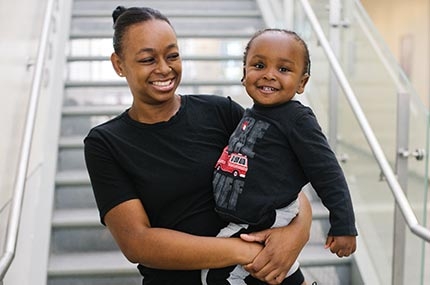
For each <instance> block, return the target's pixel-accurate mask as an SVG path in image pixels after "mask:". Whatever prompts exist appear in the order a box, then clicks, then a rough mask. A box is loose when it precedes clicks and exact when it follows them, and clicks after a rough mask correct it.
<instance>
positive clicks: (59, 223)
mask: <svg viewBox="0 0 430 285" xmlns="http://www.w3.org/2000/svg"><path fill="white" fill-rule="evenodd" d="M52 225H53V226H54V227H69V228H70V227H76V226H79V227H82V226H95V227H99V226H101V224H100V218H99V212H98V211H97V209H96V208H92V209H67V210H55V211H54V215H53V217H52Z"/></svg>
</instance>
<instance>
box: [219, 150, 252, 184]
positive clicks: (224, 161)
mask: <svg viewBox="0 0 430 285" xmlns="http://www.w3.org/2000/svg"><path fill="white" fill-rule="evenodd" d="M215 168H216V170H221V171H223V172H228V173H232V174H233V176H235V177H236V176H239V177H245V176H246V172H247V171H248V157H247V156H246V155H243V154H240V153H236V152H232V153H228V147H225V148H224V150H223V151H222V154H221V156H220V158H219V159H218V161H217V163H216V164H215Z"/></svg>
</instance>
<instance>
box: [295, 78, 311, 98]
mask: <svg viewBox="0 0 430 285" xmlns="http://www.w3.org/2000/svg"><path fill="white" fill-rule="evenodd" d="M309 77H310V75H309V74H308V73H305V74H303V75H302V79H301V80H300V84H299V87H298V88H297V92H296V93H297V94H302V93H303V92H305V86H306V84H308V81H309Z"/></svg>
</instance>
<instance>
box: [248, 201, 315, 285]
mask: <svg viewBox="0 0 430 285" xmlns="http://www.w3.org/2000/svg"><path fill="white" fill-rule="evenodd" d="M299 198H300V211H299V215H298V216H297V217H296V218H294V219H293V221H292V222H291V223H290V224H289V225H288V226H285V227H280V228H272V229H268V230H264V231H261V232H257V233H252V234H243V235H241V238H242V239H243V240H246V241H248V242H258V243H262V244H264V248H263V250H262V251H261V252H260V253H259V254H258V255H257V256H256V258H255V259H254V261H253V262H252V263H250V264H247V265H245V266H244V268H245V270H247V271H248V272H249V273H250V274H251V275H252V276H254V277H255V278H258V279H260V280H262V281H264V282H266V283H268V284H280V283H281V282H282V280H284V278H285V277H286V275H287V273H288V271H289V270H290V268H291V266H292V265H293V263H294V261H295V260H297V257H298V256H299V254H300V252H301V250H302V249H303V247H304V246H305V245H306V243H307V242H308V240H309V235H310V227H311V223H312V210H311V207H310V204H309V201H308V199H307V198H306V197H305V195H304V194H301V195H300V196H299Z"/></svg>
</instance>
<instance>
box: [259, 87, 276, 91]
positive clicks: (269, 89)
mask: <svg viewBox="0 0 430 285" xmlns="http://www.w3.org/2000/svg"><path fill="white" fill-rule="evenodd" d="M262 89H263V90H264V91H275V88H273V87H266V86H263V87H262Z"/></svg>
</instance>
